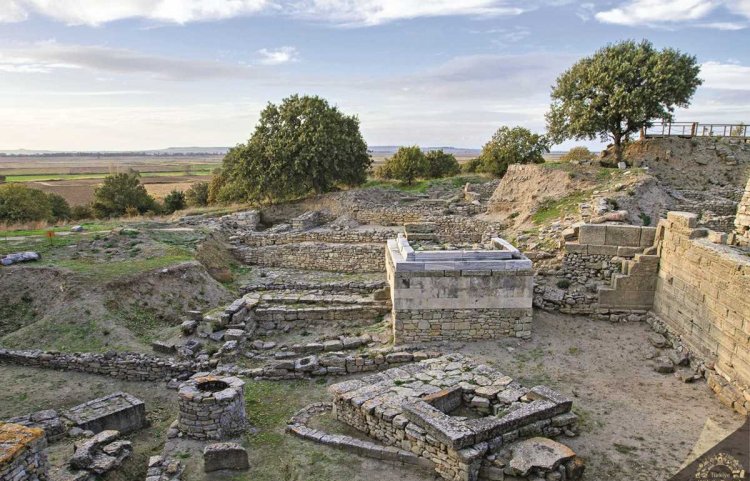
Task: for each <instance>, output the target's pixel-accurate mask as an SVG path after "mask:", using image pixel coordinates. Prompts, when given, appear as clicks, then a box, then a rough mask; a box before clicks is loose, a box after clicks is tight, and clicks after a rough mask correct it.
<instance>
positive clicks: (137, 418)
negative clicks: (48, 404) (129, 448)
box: [63, 392, 148, 433]
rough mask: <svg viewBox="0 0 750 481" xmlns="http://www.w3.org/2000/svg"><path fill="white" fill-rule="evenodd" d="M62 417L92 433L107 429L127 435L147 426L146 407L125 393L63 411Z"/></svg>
mask: <svg viewBox="0 0 750 481" xmlns="http://www.w3.org/2000/svg"><path fill="white" fill-rule="evenodd" d="M63 416H64V417H65V418H67V419H69V420H70V421H71V422H73V423H74V424H75V425H76V426H77V427H79V428H81V429H86V430H89V431H93V432H94V433H99V432H101V431H104V430H107V429H114V430H117V431H120V432H121V433H129V432H132V431H136V430H138V429H141V428H144V427H146V426H147V425H148V420H147V419H146V405H145V404H144V402H143V401H141V400H140V399H138V398H137V397H135V396H133V395H132V394H128V393H126V392H116V393H112V394H110V395H108V396H104V397H101V398H98V399H92V400H91V401H88V402H85V403H83V404H79V405H78V406H75V407H73V408H71V409H69V410H68V411H65V412H64V413H63Z"/></svg>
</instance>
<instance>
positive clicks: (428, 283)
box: [385, 236, 534, 343]
mask: <svg viewBox="0 0 750 481" xmlns="http://www.w3.org/2000/svg"><path fill="white" fill-rule="evenodd" d="M489 246H490V248H489V249H482V250H480V249H471V250H423V251H415V250H414V249H413V248H412V246H411V245H410V244H409V241H408V240H407V239H406V238H405V237H403V236H399V237H398V238H396V239H391V240H389V241H388V243H387V247H386V252H385V255H386V272H387V278H388V283H389V285H390V291H391V302H392V306H393V310H392V314H393V335H394V340H395V342H397V343H399V342H415V341H434V340H478V339H496V338H500V337H508V336H510V337H519V338H528V337H531V319H532V302H533V293H534V288H533V282H534V281H533V278H534V272H533V271H532V265H531V261H530V260H529V259H528V258H526V257H525V256H524V255H523V254H522V253H521V252H519V251H518V249H516V248H515V247H513V246H512V245H511V244H510V243H508V242H507V241H505V240H504V239H500V238H498V237H494V238H492V239H491V241H490V244H489Z"/></svg>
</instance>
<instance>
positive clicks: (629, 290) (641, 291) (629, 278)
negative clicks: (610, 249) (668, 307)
mask: <svg viewBox="0 0 750 481" xmlns="http://www.w3.org/2000/svg"><path fill="white" fill-rule="evenodd" d="M658 272H659V256H658V255H646V254H636V255H635V257H634V258H633V259H632V260H626V261H624V262H623V264H622V273H620V274H617V273H616V274H612V282H611V285H610V286H599V289H598V293H599V308H600V309H616V310H624V309H626V310H638V311H647V310H649V309H651V306H653V304H654V292H655V290H656V279H657V275H658Z"/></svg>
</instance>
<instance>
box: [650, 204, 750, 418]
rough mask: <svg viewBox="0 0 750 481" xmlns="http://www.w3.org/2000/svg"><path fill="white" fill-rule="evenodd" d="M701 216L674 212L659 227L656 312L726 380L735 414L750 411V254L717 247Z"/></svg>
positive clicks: (725, 392)
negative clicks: (701, 224) (700, 226)
mask: <svg viewBox="0 0 750 481" xmlns="http://www.w3.org/2000/svg"><path fill="white" fill-rule="evenodd" d="M697 220H698V219H697V216H696V215H695V214H690V213H685V212H670V213H669V214H668V215H667V219H666V220H664V221H662V222H660V223H659V241H660V255H661V259H660V268H659V275H658V279H657V282H656V292H655V298H654V307H653V310H654V313H655V314H656V315H657V316H658V317H659V318H660V319H661V320H662V321H663V323H664V325H665V326H666V328H667V329H668V330H669V331H670V333H671V334H672V335H673V336H675V337H676V338H678V339H679V340H680V341H681V342H682V344H683V345H685V346H686V347H687V348H688V349H689V350H690V352H691V353H692V354H693V355H695V356H697V357H699V358H701V359H704V360H705V361H706V365H707V366H711V367H713V370H715V372H716V373H717V374H718V375H719V376H720V377H721V378H723V379H724V380H725V381H726V383H727V387H726V388H724V389H722V391H723V392H724V396H725V398H727V399H731V405H732V406H733V407H734V409H735V410H737V411H739V412H743V413H747V412H748V410H750V409H749V408H750V402H748V400H750V322H748V320H749V319H750V300H748V293H750V256H748V255H747V254H746V253H745V252H743V251H741V250H740V249H738V248H736V247H732V246H728V245H724V244H716V243H714V242H712V239H715V240H719V241H720V240H721V239H722V238H723V237H724V236H722V235H720V234H718V235H717V234H715V233H711V232H709V231H707V230H706V229H700V228H697V227H696V226H697Z"/></svg>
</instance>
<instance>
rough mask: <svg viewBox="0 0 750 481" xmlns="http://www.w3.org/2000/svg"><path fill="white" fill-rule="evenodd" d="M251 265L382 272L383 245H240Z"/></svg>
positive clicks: (244, 258)
mask: <svg viewBox="0 0 750 481" xmlns="http://www.w3.org/2000/svg"><path fill="white" fill-rule="evenodd" d="M237 251H238V254H239V257H240V258H242V259H243V260H244V262H245V263H247V264H250V265H259V266H264V267H294V268H296V269H312V270H322V271H333V272H383V271H384V270H385V265H384V262H383V254H382V253H383V244H332V243H320V242H301V243H297V244H283V245H270V246H265V247H256V248H251V247H239V248H237Z"/></svg>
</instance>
